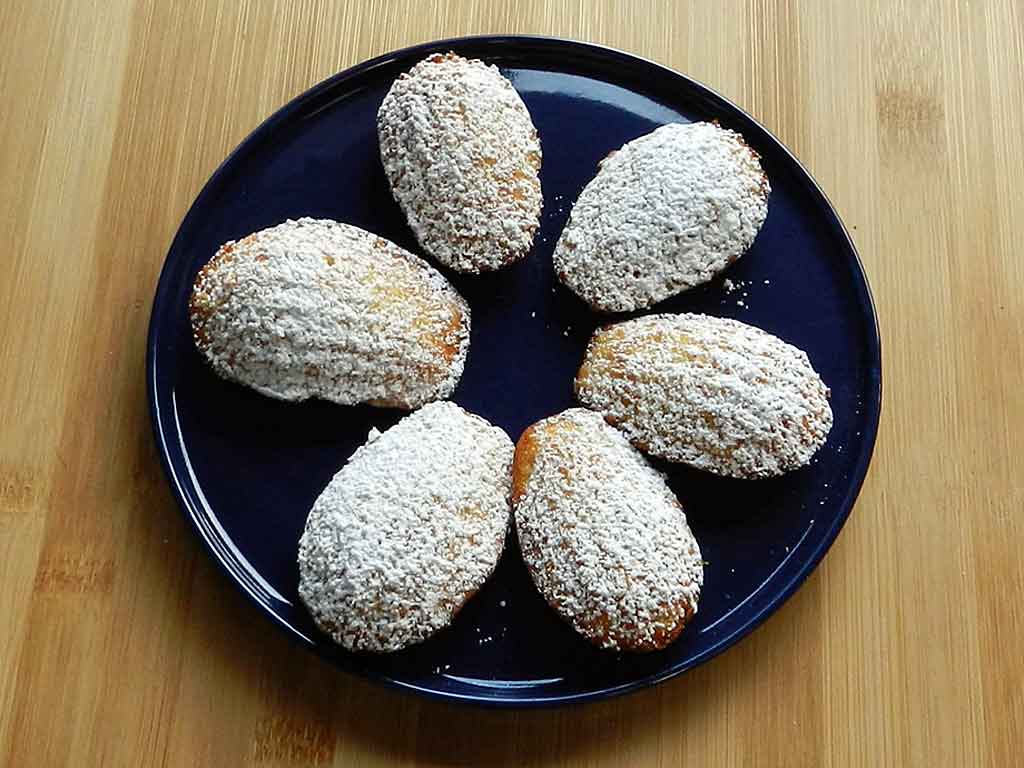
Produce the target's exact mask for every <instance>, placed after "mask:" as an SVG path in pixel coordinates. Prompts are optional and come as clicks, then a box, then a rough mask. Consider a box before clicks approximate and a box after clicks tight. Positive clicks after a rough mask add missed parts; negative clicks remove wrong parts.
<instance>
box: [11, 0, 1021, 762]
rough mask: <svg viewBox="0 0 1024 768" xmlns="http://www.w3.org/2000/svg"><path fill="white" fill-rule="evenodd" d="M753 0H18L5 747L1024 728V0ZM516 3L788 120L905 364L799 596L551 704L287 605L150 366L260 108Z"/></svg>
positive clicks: (665, 751) (681, 757) (933, 739)
mask: <svg viewBox="0 0 1024 768" xmlns="http://www.w3.org/2000/svg"><path fill="white" fill-rule="evenodd" d="M728 5H729V8H728V10H726V9H724V8H722V7H721V6H720V4H719V3H717V2H715V3H710V2H700V1H699V0H694V1H693V2H689V3H687V2H672V1H671V0H665V1H664V2H657V3H639V2H638V3H635V4H634V6H635V9H636V10H634V11H627V8H628V7H629V4H627V3H615V2H583V1H582V0H581V1H579V2H561V1H560V0H551V1H550V2H544V1H542V0H534V1H532V2H524V3H519V4H517V3H513V2H501V1H500V0H478V1H477V2H470V1H467V2H459V1H457V0H450V1H447V2H446V1H443V0H437V1H436V2H425V1H424V2H420V1H418V0H407V1H406V2H395V3H390V4H384V3H380V4H378V3H370V2H367V3H355V2H350V3H343V2H329V1H327V0H325V1H324V2H320V3H300V2H274V3H271V2H257V1H256V0H248V2H240V1H236V0H223V1H220V2H219V1H218V0H195V2H174V3H169V2H158V1H157V0H153V1H152V2H144V1H142V0H104V2H93V3H88V2H71V1H69V2H65V3H56V2H40V1H39V0H13V1H12V0H5V2H3V3H0V94H2V96H3V106H2V109H0V235H2V238H3V255H2V256H0V265H2V271H0V320H2V323H0V334H2V335H0V764H3V765H5V766H10V767H11V768H28V767H33V768H34V767H35V766H58V765H73V766H86V765H89V766H92V765H96V766H101V765H102V766H144V765H145V766H148V765H162V766H163V765H166V766H240V765H337V766H353V765H370V766H377V765H392V764H400V765H435V764H449V763H452V764H459V763H463V764H473V765H492V764H499V765H509V766H513V765H514V766H519V765H540V764H547V763H551V764H555V765H564V766H597V765H602V766H603V765H608V766H634V765H637V766H638V765H657V766H670V765H680V764H683V763H686V764H688V765H718V764H723V765H737V766H752V765H764V766H780V765H787V766H793V765H807V766H822V765H828V766H845V765H853V764H856V765H865V766H867V765H871V766H877V765H904V766H909V765H915V766H916V765H927V766H938V765H950V766H974V765H992V766H1011V765H1020V764H1021V761H1022V760H1024V757H1022V756H1021V751H1022V749H1024V736H1022V733H1024V675H1022V671H1024V660H1022V659H1024V619H1022V617H1024V610H1022V606H1021V603H1022V601H1024V568H1022V565H1021V551H1022V547H1024V535H1022V534H1024V522H1022V520H1024V516H1022V512H1024V458H1022V454H1024V451H1022V449H1024V444H1022V438H1021V434H1022V432H1024V335H1022V333H1024V203H1022V200H1024V192H1022V190H1024V131H1022V128H1021V119H1022V117H1024V109H1022V108H1024V32H1022V30H1024V9H1022V8H1021V6H1020V5H1019V4H1016V5H1015V4H1014V3H1012V2H1009V1H1006V2H995V1H993V2H989V3H984V2H962V3H959V4H954V3H952V2H949V3H940V2H847V1H845V0H837V1H836V2H831V3H822V2H812V1H811V0H808V1H807V2H803V3H800V2H786V1H785V0H777V1H776V0H749V2H738V3H729V4H728ZM641 10H643V13H641V12H640V11H641ZM509 31H521V32H532V33H542V34H549V35H560V36H566V37H574V38H580V39H584V40H594V41H599V42H602V43H607V44H610V45H613V46H616V47H620V48H624V49H626V50H629V51H634V52H636V53H638V54H641V55H643V56H647V57H650V58H653V59H655V60H657V61H660V62H664V63H665V64H668V65H670V66H672V67H675V68H677V69H679V70H681V71H683V72H686V73H688V74H690V75H693V76H694V77H696V78H698V79H700V80H702V81H704V82H706V83H709V84H710V85H712V86H713V87H714V88H716V89H718V90H719V91H721V92H723V93H724V94H726V95H727V96H728V97H730V98H731V99H733V100H735V101H737V102H738V103H739V104H740V105H742V106H743V107H745V108H746V109H748V110H749V111H750V112H751V113H753V114H754V115H755V116H756V117H757V118H758V119H759V120H761V121H762V122H763V123H764V124H766V125H767V126H768V127H769V128H770V129H771V130H773V131H774V132H775V133H776V134H777V135H778V136H779V137H781V139H782V140H783V141H784V142H785V143H786V144H788V145H789V146H790V147H791V148H792V149H793V150H794V152H795V153H796V154H797V155H798V156H799V157H800V158H801V159H802V160H803V161H804V162H805V163H806V164H807V165H808V167H809V168H810V169H811V171H812V172H813V173H814V175H815V176H816V177H817V179H818V180H819V181H820V182H821V184H822V186H823V187H824V189H825V190H826V191H827V193H828V194H829V195H830V196H831V198H832V200H833V201H834V202H835V204H836V206H837V208H838V209H839V211H840V213H841V214H842V216H843V217H844V219H845V221H846V223H847V224H848V226H849V227H850V229H851V232H852V234H853V237H854V239H855V240H856V242H857V245H858V247H859V249H860V252H861V255H862V256H863V258H864V261H865V264H866V267H867V271H868V273H869V276H870V279H871V284H872V287H873V289H874V293H875V298H876V300H877V303H878V309H879V313H880V316H881V325H882V332H883V336H884V354H885V377H886V381H885V388H886V391H885V409H884V414H883V421H882V429H881V433H880V435H879V440H878V448H877V451H876V454H875V459H874V464H873V467H872V470H871V472H870V475H869V477H868V480H867V483H866V485H865V487H864V491H863V493H862V495H861V499H860V501H859V503H858V505H857V508H856V510H855V511H854V514H853V515H852V517H851V518H850V521H849V524H848V525H847V526H846V528H845V530H844V531H843V533H842V535H841V536H840V537H839V540H838V541H837V542H836V545H835V547H834V548H833V550H832V552H831V554H830V555H829V556H828V558H827V559H826V560H825V561H824V563H823V565H822V566H821V567H820V568H819V569H818V571H817V572H816V573H815V575H814V576H812V577H811V579H810V580H809V581H808V582H807V584H806V585H805V586H804V587H803V588H802V589H801V590H800V592H799V593H798V594H797V595H796V596H795V597H794V598H793V599H792V600H791V601H790V602H789V603H788V604H787V605H786V606H785V607H784V608H783V609H782V610H781V611H779V613H778V614H776V615H775V616H774V617H773V618H772V619H771V620H769V621H768V622H767V624H766V625H765V626H764V627H762V628H761V629H759V630H758V631H757V632H756V633H754V635H753V636H751V637H750V638H749V639H747V640H745V641H744V642H743V643H741V644H740V645H738V646H737V647H735V648H734V649H732V650H730V651H729V652H728V653H726V654H725V655H723V656H721V657H719V658H717V659H715V660H714V661H713V662H711V663H710V664H707V665H706V666H704V667H702V668H700V669H698V670H696V671H695V672H692V673H690V674H688V675H685V676H684V677H682V678H680V679H676V680H674V681H671V682H669V683H667V684H665V685H662V686H659V687H657V688H655V689H653V690H649V691H646V692H643V693H640V694H636V695H632V696H629V697H626V698H622V699H619V700H613V701H609V702H605V703H601V704H596V705H592V706H587V707H584V708H578V709H569V710H558V711H540V712H521V713H516V712H490V711H477V710H472V709H463V708H457V707H451V706H444V705H438V704H435V703H430V702H423V701H419V700H417V699H414V698H411V697H408V696H405V695H401V694H397V693H393V692H391V691H387V690H383V689H381V688H378V687H376V686H374V685H371V684H369V683H365V682H362V681H359V680H355V679H353V678H351V677H349V676H348V675H346V674H343V673H341V672H339V671H336V670H335V669H333V668H331V667H329V666H327V665H326V664H324V663H321V662H320V661H319V660H317V659H316V658H313V657H312V656H311V655H309V654H307V653H306V652H305V651H303V650H301V649H299V648H298V647H296V646H293V645H292V644H290V643H289V642H288V641H287V640H286V639H285V637H284V636H283V635H281V634H280V633H278V632H276V631H274V630H273V629H272V628H271V626H270V625H269V624H268V623H267V622H266V621H264V620H263V619H262V618H261V617H260V616H259V615H257V613H256V612H255V611H254V610H253V609H252V608H250V607H249V606H248V604H246V603H245V602H244V601H243V600H242V599H241V598H240V597H239V596H238V595H237V594H236V593H235V591H234V589H233V588H232V587H231V586H230V585H229V584H228V583H227V581H226V579H224V578H223V577H222V576H221V574H220V573H219V572H218V571H217V570H216V569H215V568H214V566H213V565H212V564H211V563H210V562H209V561H208V559H207V557H206V556H205V554H203V552H202V551H201V550H200V546H199V544H198V541H197V539H196V537H194V536H193V535H192V532H191V531H190V529H189V528H187V527H186V525H185V523H184V522H183V520H182V518H181V516H180V515H179V514H178V512H177V510H176V508H175V504H174V502H173V500H172V498H171V496H170V493H169V491H168V488H167V485H166V483H165V480H164V478H163V475H162V474H161V470H160V468H159V465H158V461H157V456H156V452H155V449H154V446H153V441H152V438H151V435H150V426H149V419H148V415H147V411H146V403H145V388H144V382H143V356H144V351H145V336H146V325H147V320H148V312H149V306H150V301H151V299H152V295H153V288H154V284H155V281H156V277H157V273H158V270H159V268H160V265H161V262H162V260H163V257H164V254H165V252H166V250H167V247H168V245H169V243H170V240H171V237H172V236H173V234H174V232H175V229H176V228H177V226H178V223H179V221H180V220H181V218H182V216H183V214H184V212H185V210H186V209H187V207H188V205H189V204H190V203H191V201H192V199H193V198H194V196H195V195H196V193H197V192H198V190H199V188H200V186H201V185H202V184H203V182H204V181H205V179H206V178H207V176H208V175H209V174H210V172H211V171H212V170H213V169H214V168H215V167H216V165H217V164H218V163H219V162H220V161H221V159H222V158H223V157H224V156H225V154H226V153H227V152H228V151H229V150H230V149H231V148H232V147H233V146H235V144H236V143H237V142H239V141H240V140H241V139H242V138H243V137H244V136H245V135H246V134H247V133H248V132H249V131H250V130H251V129H252V128H253V127H254V126H255V125H256V124H257V123H258V122H259V121H260V120H262V119H263V118H264V117H265V116H266V115H268V114H269V113H270V112H272V111H273V110H274V109H276V108H277V107H278V106H279V105H281V104H282V103H283V102H284V101H286V100H287V99H289V98H290V97H291V96H293V95H294V94H296V93H298V92H300V91H302V90H303V89H305V88H306V87H307V86H309V85H311V84H313V83H315V82H317V81H319V80H321V79H322V78H325V77H327V76H328V75H330V74H332V73H334V72H336V71H338V70H340V69H342V68H344V67H347V66H349V65H350V64H354V63H356V62H358V61H360V60H362V59H366V58H368V57H370V56H373V55H376V54H378V53H382V52H384V51H387V50H390V49H394V48H398V47H400V46H405V45H408V44H412V43H416V42H420V41H424V40H429V39H433V38H439V37H446V36H452V35H461V34H469V33H483V32H509Z"/></svg>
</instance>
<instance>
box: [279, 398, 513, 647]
mask: <svg viewBox="0 0 1024 768" xmlns="http://www.w3.org/2000/svg"><path fill="white" fill-rule="evenodd" d="M512 452H513V447H512V441H511V440H509V438H508V435H506V434H505V433H504V432H503V431H502V430H500V429H498V428H497V427H494V426H491V425H490V424H488V423H487V422H486V421H485V420H484V419H482V418H480V417H479V416H474V415H473V414H470V413H467V412H466V411H464V410H463V409H462V408H460V407H458V406H457V405H455V404H454V403H449V402H441V403H430V404H429V405H426V406H424V407H423V408H421V409H420V410H418V411H416V412H415V413H413V414H411V415H409V416H406V417H405V418H404V419H402V420H401V421H400V422H398V424H396V425H395V426H393V427H391V429H389V430H387V431H386V432H384V433H382V434H379V435H378V436H376V437H375V439H372V440H371V441H369V442H367V444H366V445H364V446H362V447H361V448H359V449H358V450H357V451H356V452H355V453H354V454H353V455H352V457H351V458H350V459H349V461H348V463H347V464H346V465H345V466H344V467H342V469H341V471H340V472H338V474H337V475H335V476H334V479H333V480H331V482H330V483H329V484H328V485H327V487H326V488H325V489H324V491H323V493H321V494H320V497H319V498H318V499H317V500H316V503H314V505H313V509H312V511H311V512H310V513H309V518H308V519H307V520H306V529H305V532H304V533H303V534H302V539H301V540H300V541H299V596H300V597H301V598H302V601H303V603H305V605H306V607H307V608H308V609H309V612H310V614H311V615H312V616H313V618H314V620H315V621H316V623H317V625H318V626H319V627H320V628H321V629H322V630H323V631H324V632H326V633H327V634H328V635H330V636H331V638H332V639H333V640H334V641H335V642H337V643H339V644H341V645H342V646H344V647H345V648H347V649H349V650H353V651H395V650H398V649H400V648H404V647H405V646H408V645H411V644H413V643H417V642H420V641H422V640H425V639H426V638H428V637H430V636H431V635H432V634H434V633H435V632H437V631H438V630H439V629H441V628H443V627H445V626H447V625H448V624H449V623H450V622H451V620H452V618H453V617H454V616H455V614H456V613H457V612H458V611H459V609H460V608H461V607H462V605H463V604H464V603H465V602H466V600H468V599H469V598H470V597H471V596H472V595H473V594H474V593H476V591H477V590H478V589H479V588H480V587H481V585H483V583H484V581H486V580H487V578H488V577H489V576H490V575H491V572H492V571H493V570H494V567H495V565H496V564H497V562H498V558H499V557H500V555H501V552H502V549H503V548H504V545H505V533H506V531H507V529H508V523H509V483H510V479H511V475H510V473H511V464H512Z"/></svg>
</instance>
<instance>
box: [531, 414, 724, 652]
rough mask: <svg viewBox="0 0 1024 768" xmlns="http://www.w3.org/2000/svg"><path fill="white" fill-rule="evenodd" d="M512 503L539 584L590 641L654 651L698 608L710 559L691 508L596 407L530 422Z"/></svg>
mask: <svg viewBox="0 0 1024 768" xmlns="http://www.w3.org/2000/svg"><path fill="white" fill-rule="evenodd" d="M512 503H513V509H514V516H515V524H516V530H517V531H518V534H519V544H520V547H521V548H522V553H523V560H524V561H525V562H526V565H527V568H528V569H529V571H530V576H531V577H532V578H533V582H534V584H536V586H537V589H538V590H539V591H540V593H541V594H542V595H543V596H544V598H545V599H546V600H547V601H548V603H550V604H551V607H552V608H554V609H555V611H557V612H558V614H559V615H560V616H561V617H562V618H563V619H565V620H566V621H567V622H569V623H570V624H571V625H572V627H573V628H574V629H575V630H576V631H577V632H579V633H580V634H581V635H583V636H584V637H585V638H587V639H588V640H590V641H591V642H592V643H595V644H596V645H598V646H600V647H602V648H609V649H614V650H623V651H654V650H657V649H659V648H664V647H665V646H667V645H668V644H669V643H671V642H672V641H673V640H675V639H676V638H677V637H678V636H679V633H680V632H681V631H682V630H683V627H684V626H685V625H686V623H687V622H688V621H690V619H691V618H692V617H693V615H694V614H695V613H696V612H697V599H698V597H699V594H700V588H701V584H702V583H703V578H704V568H703V561H702V560H701V555H700V549H699V548H698V546H697V541H696V540H695V539H694V537H693V534H692V533H691V532H690V528H689V526H688V525H687V523H686V515H685V514H683V510H682V507H680V505H679V502H678V500H677V499H676V497H675V496H674V495H673V493H672V491H671V490H670V489H669V487H668V485H667V484H666V482H665V478H664V477H663V476H662V474H661V473H660V472H658V471H657V470H656V469H654V467H652V466H651V464H650V463H649V462H648V461H647V459H646V458H645V457H644V456H643V455H642V454H641V453H640V452H639V451H637V450H636V449H635V448H633V446H631V445H630V444H629V442H628V441H627V440H626V438H625V437H623V436H622V434H621V433H619V432H618V431H617V430H615V429H614V428H612V427H610V426H609V425H608V424H606V423H605V421H604V420H603V419H602V418H601V417H600V415H598V414H596V413H594V412H592V411H587V410H584V409H582V408H573V409H570V410H568V411H565V412H563V413H560V414H558V415H557V416H552V417H550V418H547V419H544V420H542V421H539V422H537V423H536V424H534V425H533V426H531V427H530V428H529V429H527V430H526V432H524V433H523V436H522V437H520V438H519V443H518V444H517V445H516V455H515V463H514V465H513V481H512Z"/></svg>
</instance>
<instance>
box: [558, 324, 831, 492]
mask: <svg viewBox="0 0 1024 768" xmlns="http://www.w3.org/2000/svg"><path fill="white" fill-rule="evenodd" d="M576 395H577V397H578V398H579V401H580V402H581V403H583V404H584V405H586V406H587V407H588V408H593V409H594V410H596V411H599V412H600V413H602V414H603V415H604V417H605V418H606V419H607V420H608V421H609V422H610V423H612V424H614V425H615V426H616V427H618V428H619V429H621V430H622V431H623V433H624V434H625V435H626V436H627V437H628V438H629V439H630V440H631V441H632V442H633V444H634V445H635V446H637V447H638V448H640V449H642V450H644V451H646V452H647V453H649V454H651V455H653V456H658V457H661V458H663V459H668V460H669V461H677V462H682V463H684V464H689V465H690V466H693V467H696V468H698V469H704V470H708V471H710V472H714V473H716V474H719V475H726V476H728V477H744V478H757V477H770V476H773V475H781V474H782V473H784V472H787V471H789V470H792V469H796V468H797V467H801V466H803V465H805V464H807V462H809V461H810V459H811V457H812V456H813V455H814V453H815V451H817V450H818V449H819V448H820V447H821V446H822V445H823V444H824V442H825V438H826V437H827V436H828V433H829V430H830V429H831V428H832V409H831V408H830V407H829V402H828V398H829V390H828V388H827V387H826V386H825V384H824V383H823V382H822V380H821V377H820V376H818V374H817V373H816V372H815V370H814V368H812V367H811V363H810V361H809V360H808V359H807V355H806V353H804V352H803V351H801V350H799V349H797V348H796V347H794V346H792V345H790V344H787V343H786V342H784V341H782V340H781V339H779V338H777V337H775V336H772V335H771V334H770V333H767V332H765V331H762V330H761V329H760V328H755V327H754V326H752V325H747V324H746V323H741V322H739V321H738V320H727V319H725V318H720V317H709V316H707V315H692V314H683V315H650V316H648V317H640V318H637V319H635V320H628V321H626V322H623V323H617V324H615V325H609V326H605V327H604V328H600V329H598V330H597V331H596V332H595V333H594V335H593V337H592V338H591V339H590V344H589V345H588V347H587V351H586V355H585V356H584V359H583V365H582V366H581V367H580V369H579V372H578V373H577V374H576Z"/></svg>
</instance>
